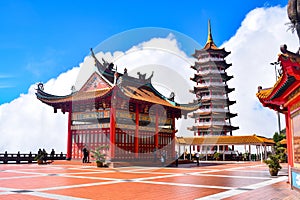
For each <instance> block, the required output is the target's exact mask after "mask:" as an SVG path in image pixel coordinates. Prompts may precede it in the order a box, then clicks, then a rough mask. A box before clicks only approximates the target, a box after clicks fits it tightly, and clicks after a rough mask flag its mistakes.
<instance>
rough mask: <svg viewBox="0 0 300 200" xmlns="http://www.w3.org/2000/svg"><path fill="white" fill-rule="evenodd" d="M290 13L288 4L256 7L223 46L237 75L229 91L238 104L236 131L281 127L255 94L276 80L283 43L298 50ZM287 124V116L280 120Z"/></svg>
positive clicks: (266, 133) (261, 131)
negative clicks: (289, 16)
mask: <svg viewBox="0 0 300 200" xmlns="http://www.w3.org/2000/svg"><path fill="white" fill-rule="evenodd" d="M288 21H289V20H288V17H287V14H286V7H284V8H280V7H271V8H257V9H255V10H253V11H251V12H250V13H248V15H247V16H246V18H245V19H244V21H243V22H242V25H241V27H240V28H239V29H238V31H237V32H236V34H235V35H234V36H233V37H232V38H231V39H230V40H229V41H228V42H225V43H224V44H223V45H222V46H224V47H225V49H226V50H228V51H231V54H230V55H229V56H228V59H227V61H228V62H229V63H232V64H233V66H232V67H231V68H229V70H228V74H231V75H234V78H233V79H232V80H230V81H229V82H228V84H229V86H231V87H235V89H236V90H235V91H234V92H232V94H230V98H231V99H232V100H234V99H235V100H237V104H235V105H234V106H232V112H237V113H238V116H237V117H236V118H234V119H233V120H232V121H233V124H234V125H238V126H239V127H240V130H238V131H236V132H235V133H236V135H245V134H257V135H264V136H268V137H271V136H273V134H274V132H275V131H278V125H277V115H276V113H275V111H273V110H270V109H268V108H264V107H262V105H261V103H260V102H259V101H258V99H257V97H256V92H257V87H258V86H262V87H263V88H267V87H272V86H273V85H274V83H275V71H274V66H272V65H270V63H271V62H274V61H277V55H278V54H279V53H280V50H279V48H280V45H282V44H287V45H288V49H290V50H292V51H296V50H297V48H298V46H299V45H298V39H297V36H296V35H293V34H292V33H291V32H287V31H286V30H287V28H288V27H287V26H286V25H285V24H286V23H287V22H288ZM281 122H282V123H281V124H282V125H283V126H282V127H285V126H284V124H285V121H284V118H282V120H281Z"/></svg>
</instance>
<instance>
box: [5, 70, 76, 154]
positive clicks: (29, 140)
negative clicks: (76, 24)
mask: <svg viewBox="0 0 300 200" xmlns="http://www.w3.org/2000/svg"><path fill="white" fill-rule="evenodd" d="M78 71H79V68H78V67H77V68H73V69H72V70H69V71H67V72H65V73H62V74H61V75H59V76H58V77H57V78H55V79H51V80H49V81H48V82H47V83H45V85H44V87H45V88H46V89H47V92H50V93H55V94H61V95H62V94H69V93H70V91H71V90H70V88H71V86H72V84H74V82H75V78H76V77H77V74H78ZM36 88H37V86H36V85H32V86H31V87H30V88H29V89H28V93H27V94H21V95H20V97H19V98H17V99H15V100H13V101H12V102H10V103H6V104H2V105H1V106H0V121H1V123H0V141H1V142H0V152H4V151H8V152H11V153H16V152H17V151H20V152H24V153H25V152H30V151H32V152H36V151H37V150H38V149H39V148H45V149H46V150H48V151H50V150H51V149H52V148H54V149H55V150H56V151H57V152H65V149H66V148H65V146H66V141H67V135H66V132H67V126H66V124H67V115H66V114H65V115H64V114H62V113H60V112H59V113H57V114H54V113H53V108H52V107H49V106H47V105H45V104H42V103H41V102H40V101H38V100H37V99H36V96H35V92H36V90H35V89H36Z"/></svg>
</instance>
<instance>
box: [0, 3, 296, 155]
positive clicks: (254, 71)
mask: <svg viewBox="0 0 300 200" xmlns="http://www.w3.org/2000/svg"><path fill="white" fill-rule="evenodd" d="M287 22H288V18H287V15H286V8H280V7H271V8H257V9H255V10H253V11H251V12H250V13H249V14H248V15H247V16H246V18H245V19H244V21H243V22H242V24H241V27H240V28H239V29H238V30H237V32H236V34H235V35H234V36H233V37H232V38H231V39H230V40H229V41H227V42H225V43H224V44H223V45H222V46H224V47H225V49H226V50H228V51H231V54H230V55H229V56H228V58H227V62H229V63H233V66H232V67H231V68H230V69H229V70H228V74H230V75H234V79H232V80H230V82H229V86H230V87H234V88H236V90H235V91H234V92H233V93H231V94H230V98H231V99H232V100H237V104H235V105H234V106H232V108H231V110H232V112H236V113H238V117H236V118H234V119H233V125H236V126H239V127H240V129H239V131H237V132H235V135H249V134H258V135H265V136H272V134H273V133H274V132H275V131H277V118H276V114H275V112H274V111H272V110H269V109H267V108H264V107H262V106H261V104H260V103H259V101H258V100H257V98H256V96H255V94H256V92H257V86H259V85H261V86H263V87H271V86H272V85H273V84H274V82H275V72H274V67H272V66H271V65H270V62H274V61H276V60H277V54H278V53H279V47H280V45H281V44H284V43H285V44H287V45H288V47H289V49H292V50H296V49H297V46H298V44H297V41H298V40H297V38H296V36H295V35H292V34H291V33H289V32H286V30H287V26H286V25H285V23H287ZM217 34H221V33H215V34H214V37H217ZM135 45H136V46H133V47H132V48H131V49H129V50H128V51H126V52H113V53H110V52H106V53H103V52H99V53H97V57H98V58H105V59H106V60H108V61H113V62H114V63H115V64H116V65H117V66H118V71H119V72H123V70H124V68H125V67H126V68H127V69H128V72H129V74H130V75H132V76H137V72H139V71H140V72H142V73H147V77H148V76H150V75H151V73H152V71H154V77H153V79H152V80H153V81H152V82H153V84H154V85H155V86H156V87H157V88H158V89H159V91H161V92H162V93H163V94H164V95H165V96H168V95H169V94H170V93H171V92H175V94H176V96H175V100H176V101H178V102H182V103H187V102H188V101H191V99H192V98H193V96H192V95H191V94H190V93H189V92H188V91H189V89H191V88H192V85H193V83H192V81H190V80H189V78H190V77H191V76H192V74H193V73H194V71H193V70H192V69H190V65H192V64H193V62H194V60H192V59H191V58H189V57H188V56H186V54H185V53H184V52H183V51H182V50H180V44H178V42H177V41H176V38H175V37H174V36H173V35H169V36H168V37H166V38H153V39H151V40H149V41H145V42H144V43H141V44H135ZM94 71H95V67H94V62H93V60H92V58H91V57H89V56H88V57H86V58H85V60H84V62H83V63H81V64H80V67H75V68H73V69H71V70H69V71H67V72H65V73H63V74H61V75H60V76H58V77H57V78H54V79H51V80H49V81H48V82H47V83H45V85H44V88H45V91H46V92H48V93H51V94H57V95H66V94H69V93H70V88H71V86H72V85H74V84H75V85H76V89H77V90H78V89H80V87H81V86H82V85H83V83H84V81H85V80H87V78H88V77H89V75H90V74H91V73H92V72H94ZM35 88H36V85H32V86H31V87H30V88H29V90H28V93H27V94H21V95H20V97H19V98H17V99H15V100H14V101H12V102H10V103H7V104H3V105H0V122H1V123H0V141H1V142H0V152H3V151H5V150H7V151H9V152H16V151H21V152H29V151H33V152H34V151H37V149H38V148H45V149H47V150H48V151H49V150H50V149H52V148H54V149H56V151H57V152H60V151H62V152H66V140H67V114H62V113H61V112H58V113H56V114H54V113H53V108H52V107H50V106H47V105H45V104H42V103H41V102H40V101H38V100H37V99H36V97H35ZM282 121H284V120H282ZM187 124H189V123H187ZM187 124H184V123H182V122H179V123H178V126H177V127H178V128H179V132H178V135H191V134H192V133H191V132H190V131H187V130H186V126H190V124H189V125H187ZM283 124H284V123H283Z"/></svg>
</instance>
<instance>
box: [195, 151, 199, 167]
mask: <svg viewBox="0 0 300 200" xmlns="http://www.w3.org/2000/svg"><path fill="white" fill-rule="evenodd" d="M195 156H196V160H197V166H199V164H200V163H199V157H200V155H199V152H196V155H195Z"/></svg>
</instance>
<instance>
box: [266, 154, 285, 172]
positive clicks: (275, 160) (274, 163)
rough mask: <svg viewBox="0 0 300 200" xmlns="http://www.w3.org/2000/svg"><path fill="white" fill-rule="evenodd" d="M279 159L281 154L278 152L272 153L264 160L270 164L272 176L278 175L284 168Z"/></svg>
mask: <svg viewBox="0 0 300 200" xmlns="http://www.w3.org/2000/svg"><path fill="white" fill-rule="evenodd" d="M279 160H280V155H278V154H274V155H270V156H269V158H268V159H267V160H264V162H265V163H266V164H267V165H268V167H269V171H270V174H271V175H272V176H277V174H278V171H279V170H280V169H281V168H282V167H281V165H280V162H279Z"/></svg>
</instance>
